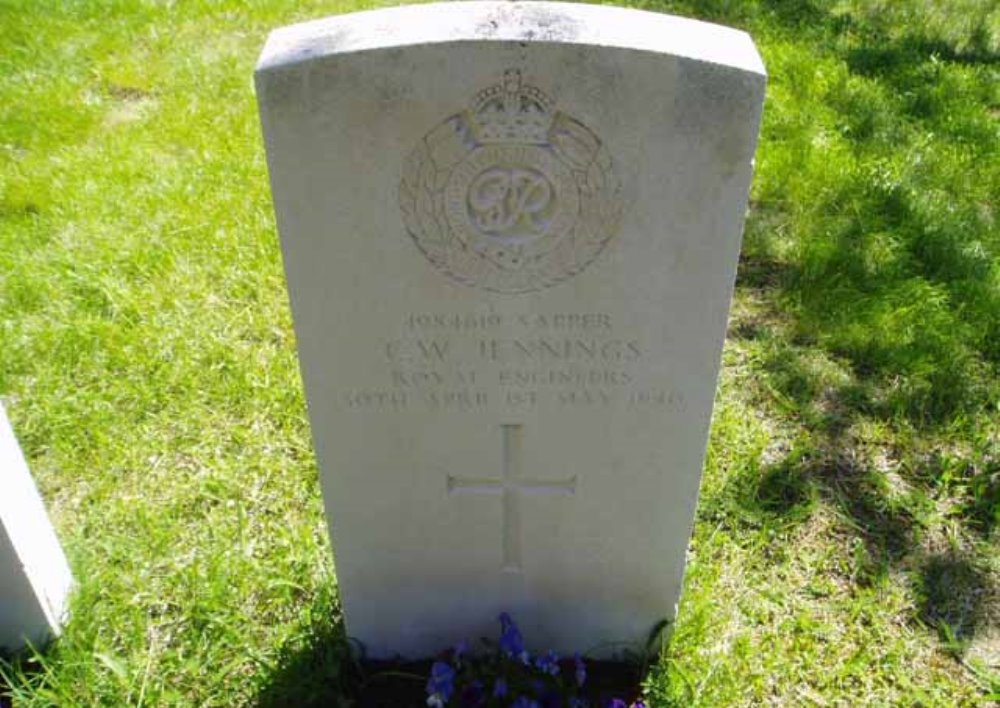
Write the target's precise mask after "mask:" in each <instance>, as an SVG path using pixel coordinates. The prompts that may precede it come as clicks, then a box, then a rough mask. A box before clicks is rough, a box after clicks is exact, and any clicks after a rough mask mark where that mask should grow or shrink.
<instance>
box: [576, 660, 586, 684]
mask: <svg viewBox="0 0 1000 708" xmlns="http://www.w3.org/2000/svg"><path fill="white" fill-rule="evenodd" d="M573 664H574V666H575V671H574V672H573V676H574V677H575V678H576V685H577V686H578V687H579V686H582V685H583V683H584V681H586V680H587V667H586V665H585V664H584V663H583V657H581V656H580V655H579V654H574V655H573Z"/></svg>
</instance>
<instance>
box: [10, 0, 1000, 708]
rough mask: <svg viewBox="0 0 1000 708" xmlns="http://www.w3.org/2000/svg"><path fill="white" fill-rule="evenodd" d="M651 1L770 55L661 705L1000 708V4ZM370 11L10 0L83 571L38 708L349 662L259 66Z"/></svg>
mask: <svg viewBox="0 0 1000 708" xmlns="http://www.w3.org/2000/svg"><path fill="white" fill-rule="evenodd" d="M638 4H639V5H640V6H642V7H646V8H650V9H662V10H672V11H675V12H678V13H679V14H685V15H689V16H695V17H701V18H705V19H711V20H716V21H720V22H724V23H727V24H732V25H736V26H739V27H743V28H745V29H747V30H749V31H750V32H751V33H752V34H753V35H754V37H755V39H756V40H757V41H758V44H759V46H760V48H761V51H762V53H763V55H764V58H765V62H766V64H767V66H768V69H769V72H770V85H769V90H768V98H767V103H766V106H765V120H764V127H763V134H762V141H761V144H760V149H759V152H758V158H757V174H756V177H755V182H754V188H753V194H752V203H751V213H750V217H749V222H748V225H747V232H746V237H745V242H744V251H743V258H742V261H741V269H740V277H739V282H738V288H737V296H736V301H735V303H734V311H733V317H732V322H731V327H730V332H729V338H728V340H727V344H726V349H725V354H724V368H723V374H722V382H721V387H720V391H719V395H718V398H717V404H716V411H715V422H714V425H713V428H712V437H711V443H710V449H709V455H708V462H707V465H706V474H705V480H704V483H703V488H702V500H701V504H700V506H699V513H698V519H697V525H696V528H695V535H694V540H693V544H692V551H691V559H690V565H689V568H688V576H687V581H686V585H685V595H684V600H683V603H682V606H681V611H680V615H679V617H678V621H677V624H676V627H675V630H674V632H673V634H672V639H671V642H670V643H669V645H668V646H667V647H666V650H665V652H664V654H663V656H662V658H661V660H660V662H659V664H658V665H657V666H655V667H654V669H653V671H652V673H651V674H650V676H649V678H648V680H647V689H648V694H649V697H650V698H651V699H652V703H653V705H656V706H669V705H678V706H689V705H705V706H716V705H761V704H782V705H795V706H798V705H813V704H815V705H889V704H898V705H925V706H938V705H976V704H980V703H981V704H984V705H985V704H987V703H990V701H991V700H993V701H996V700H1000V544H998V540H1000V213H998V198H1000V7H998V6H997V3H996V2H992V1H991V0H906V1H905V2H903V1H898V2H897V1H890V0H839V1H834V0H830V1H823V0H705V1H704V2H697V1H696V0H690V1H688V2H669V1H666V0H664V1H663V2H659V1H650V2H642V3H638ZM363 6H364V5H362V4H351V3H350V2H317V1H308V2H302V1H301V0H298V1H295V2H292V1H291V0H254V1H253V2H245V3H240V2H226V3H222V2H212V1H210V0H203V1H200V2H197V1H185V0H178V1H177V2H157V3H154V2H137V1H126V0H107V1H100V2H96V1H95V2H70V1H66V2H56V1H55V0H52V1H50V2H38V1H35V0H0V396H2V397H3V399H4V402H5V403H6V405H7V407H8V410H9V413H10V415H11V418H12V420H13V423H14V426H15V430H16V432H17V434H18V436H19V437H20V440H21V442H22V445H23V446H24V449H25V453H26V455H27V457H28V459H29V463H30V465H31V468H32V470H33V472H34V474H35V475H36V478H37V479H38V482H39V484H40V486H41V489H42V492H43V494H44V497H45V499H46V501H47V503H48V505H49V509H50V513H51V515H52V517H53V519H54V522H55V524H56V525H57V528H58V531H59V535H60V538H61V539H62V540H63V543H64V544H65V547H66V550H67V554H68V556H69V559H70V563H71V565H72V567H73V570H74V572H75V575H76V577H77V578H78V580H79V589H78V591H77V593H76V595H75V597H74V599H73V603H72V614H73V616H72V620H71V622H70V623H69V625H68V627H67V629H66V632H65V635H64V636H63V638H62V639H61V640H60V641H59V642H57V643H56V644H55V645H54V646H52V647H50V648H48V649H47V650H46V651H44V652H42V653H34V654H31V653H29V654H25V655H22V656H20V657H16V658H14V659H13V660H12V661H11V662H8V663H2V662H0V674H2V675H3V676H6V678H7V683H8V684H9V686H10V687H9V688H8V689H7V691H8V692H9V693H10V694H11V697H12V698H13V700H14V704H15V705H17V706H43V705H45V706H49V705H52V706H95V705H105V706H121V705H140V704H143V705H183V706H188V705H218V706H230V705H247V704H249V705H261V706H269V705H282V704H287V705H307V704H308V701H307V700H306V699H307V698H308V696H309V695H311V694H312V695H315V696H320V695H322V696H325V698H326V699H327V701H328V704H331V705H332V704H335V703H336V696H337V695H338V689H339V687H341V686H346V685H347V683H348V682H347V681H346V679H343V678H342V676H343V672H345V671H347V670H349V668H350V667H349V665H348V664H347V663H346V662H345V661H344V660H343V659H344V657H345V656H346V655H347V653H348V651H347V648H346V645H345V644H344V642H343V641H342V639H341V635H342V627H341V625H340V623H339V620H338V609H337V600H336V581H335V576H334V572H333V565H332V560H331V556H330V548H329V542H328V540H327V539H326V531H325V523H324V520H323V516H322V509H321V502H320V495H319V488H318V485H317V472H316V466H315V462H314V459H313V454H312V449H311V444H310V439H309V431H308V424H307V420H306V415H305V408H304V402H303V396H302V386H301V382H300V380H299V375H298V369H297V362H296V354H295V341H294V337H293V334H292V329H291V323H290V315H289V311H288V304H287V298H286V293H285V285H284V279H283V275H282V270H281V263H280V254H279V249H278V244H277V238H276V234H275V230H274V223H273V215H272V210H271V204H270V196H269V191H268V186H267V181H266V169H265V165H264V155H263V148H262V145H261V140H260V134H259V128H258V123H257V115H256V107H255V104H254V97H253V91H252V85H251V72H252V68H253V64H254V61H255V59H256V55H257V53H258V52H259V50H260V48H261V46H262V44H263V41H264V37H265V35H266V32H267V30H268V29H270V28H273V27H277V26H280V25H283V24H287V23H289V22H292V21H295V20H299V19H305V18H312V17H319V16H322V15H325V14H331V13H335V12H343V11H348V10H353V9H360V8H361V7H363ZM0 493H2V491H0ZM651 562H653V561H652V560H651ZM2 691H3V689H0V692H2ZM991 696H992V699H991ZM2 702H3V701H2V700H0V703H2Z"/></svg>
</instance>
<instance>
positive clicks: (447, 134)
mask: <svg viewBox="0 0 1000 708" xmlns="http://www.w3.org/2000/svg"><path fill="white" fill-rule="evenodd" d="M256 81H257V90H258V100H259V104H260V111H261V119H262V123H263V128H264V136H265V141H266V147H267V156H268V164H269V169H270V176H271V186H272V191H273V196H274V202H275V210H276V214H277V222H278V228H279V232H280V235H281V242H282V248H283V254H284V262H285V268H286V274H287V278H288V286H289V291H290V295H291V302H292V309H293V314H294V319H295V328H296V332H297V336H298V346H299V354H300V359H301V363H302V371H303V376H304V381H305V386H306V393H307V398H308V402H309V411H310V418H311V421H312V429H313V437H314V440H315V445H316V450H317V455H318V459H319V465H320V470H321V477H322V486H323V492H324V498H325V502H326V509H327V514H328V518H329V521H330V526H331V532H332V535H333V542H334V548H335V556H336V567H337V578H338V582H339V586H340V592H341V596H342V600H343V606H344V612H345V618H346V623H347V630H348V632H349V633H350V634H351V635H353V636H355V637H357V638H359V639H360V640H361V641H362V642H363V643H365V644H366V645H367V647H368V650H369V652H370V653H371V654H372V655H374V656H386V655H393V654H397V653H398V654H401V655H404V656H426V655H429V654H432V653H434V652H437V651H438V650H440V649H441V648H442V647H445V646H448V645H449V644H450V643H453V642H455V641H457V640H459V639H461V638H463V637H467V638H470V639H475V638H476V637H479V636H484V635H495V634H496V631H495V626H496V625H495V618H496V616H497V614H498V613H499V612H501V611H504V610H505V611H509V612H511V613H512V614H513V615H514V617H515V619H516V620H518V621H519V622H520V623H521V624H522V626H523V628H524V630H525V636H526V638H527V639H528V640H529V642H531V643H532V645H533V648H535V649H549V648H553V649H555V650H557V651H570V650H581V651H582V650H587V649H589V648H591V647H593V646H595V645H598V644H603V643H607V642H616V641H626V642H632V641H637V640H641V639H642V638H644V637H645V636H646V634H647V632H648V631H649V630H650V628H651V627H653V626H654V625H655V623H656V622H657V621H658V620H660V619H662V618H672V617H673V615H674V613H675V612H676V604H677V600H678V597H679V594H680V589H681V582H682V577H683V571H684V560H685V551H686V548H687V544H688V539H689V537H690V531H691V525H692V519H693V515H694V508H695V502H696V500H697V495H698V483H699V479H700V475H701V468H702V462H703V459H704V453H705V445H706V439H707V435H708V429H709V421H710V418H711V411H712V401H713V397H714V395H715V388H716V379H717V375H718V371H719V359H720V351H721V348H722V342H723V338H724V335H725V329H726V319H727V314H728V309H729V302H730V298H731V295H732V289H733V281H734V276H735V271H736V263H737V256H738V253H739V247H740V235H741V230H742V223H743V216H744V211H745V209H746V203H747V191H748V187H749V184H750V177H751V171H752V160H753V155H754V147H755V143H756V138H757V130H758V123H759V120H760V112H761V104H762V101H763V96H764V85H765V74H764V68H763V66H762V64H761V60H760V57H759V56H758V54H757V51H756V50H755V48H754V45H753V43H752V41H751V39H750V37H748V36H747V35H746V34H744V33H743V32H739V31H736V30H732V29H728V28H724V27H718V26H715V25H710V24H705V23H701V22H695V21H691V20H685V19H679V18H676V17H670V16H666V15H660V14H653V13H647V12H639V11H633V10H625V9H619V8H611V7H599V6H589V5H575V4H562V3H558V4H557V3H492V2H470V3H448V4H432V5H421V6H412V7H402V8H394V9H387V10H379V11H374V12H365V13H359V14H354V15H345V16H342V17H333V18H329V19H325V20H320V21H317V22H309V23H306V24H301V25H296V26H292V27H287V28H284V29H279V30H277V31H275V32H273V33H272V34H271V36H270V37H269V39H268V41H267V45H266V47H265V48H264V51H263V54H262V56H261V58H260V62H259V64H258V67H257V74H256Z"/></svg>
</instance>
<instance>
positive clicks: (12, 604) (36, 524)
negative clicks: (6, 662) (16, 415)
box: [0, 405, 73, 651]
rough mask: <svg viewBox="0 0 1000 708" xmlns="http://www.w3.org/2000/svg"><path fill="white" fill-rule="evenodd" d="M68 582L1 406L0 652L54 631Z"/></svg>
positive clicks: (66, 568)
mask: <svg viewBox="0 0 1000 708" xmlns="http://www.w3.org/2000/svg"><path fill="white" fill-rule="evenodd" d="M72 583H73V579H72V577H71V576H70V571H69V566H68V565H67V564H66V557H65V556H64V555H63V551H62V547H61V546H60V545H59V539H57V538H56V534H55V531H54V530H53V528H52V524H51V523H49V518H48V516H47V515H46V513H45V507H44V506H43V505H42V498H41V497H40V496H39V494H38V490H37V489H36V488H35V484H34V482H33V481H32V480H31V475H30V474H29V472H28V465H27V464H26V463H25V461H24V456H23V455H22V454H21V449H20V448H19V447H18V444H17V440H16V439H15V438H14V431H13V430H12V429H11V427H10V423H9V422H8V420H7V415H6V413H5V412H4V409H3V406H2V405H0V648H2V649H6V650H9V651H13V650H16V649H20V648H21V647H22V646H24V644H25V642H31V643H33V644H35V645H36V646H37V645H40V644H42V643H44V642H45V640H46V639H48V638H49V637H51V636H53V635H56V634H58V633H59V628H60V624H61V622H62V619H63V614H64V613H65V610H66V598H67V595H68V594H69V590H70V586H71V585H72Z"/></svg>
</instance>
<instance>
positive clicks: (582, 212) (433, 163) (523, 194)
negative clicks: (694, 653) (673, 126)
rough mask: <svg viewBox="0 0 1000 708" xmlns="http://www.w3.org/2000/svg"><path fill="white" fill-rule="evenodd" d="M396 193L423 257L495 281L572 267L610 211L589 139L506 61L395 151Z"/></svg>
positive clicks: (585, 259)
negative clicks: (416, 139) (495, 77)
mask: <svg viewBox="0 0 1000 708" xmlns="http://www.w3.org/2000/svg"><path fill="white" fill-rule="evenodd" d="M399 202H400V209H401V211H402V214H403V221H404V223H405V224H406V229H407V231H408V232H409V234H410V236H411V237H412V238H413V240H414V242H416V244H417V246H418V247H419V248H420V250H421V251H422V252H423V253H424V255H425V256H426V257H427V259H428V260H429V261H430V262H431V263H432V264H434V266H435V267H437V268H438V269H439V270H440V271H442V272H443V273H445V274H446V275H447V276H449V277H450V278H452V279H453V280H456V281H458V282H460V283H463V284H465V285H469V286H473V287H478V288H483V289H485V290H492V291H496V292H503V293H521V292H529V291H532V290H542V289H544V288H547V287H549V286H552V285H555V284H557V283H559V282H561V281H563V280H565V279H567V278H569V277H571V276H573V275H576V274H577V273H579V272H580V271H582V270H583V269H584V268H586V267H587V265H589V264H590V263H591V262H592V261H593V260H594V259H595V258H596V257H597V255H598V254H599V253H600V252H601V250H602V249H603V248H604V246H605V245H606V244H607V242H608V241H609V240H610V239H611V237H612V236H614V234H615V232H616V231H617V229H618V221H619V219H620V216H621V195H620V188H619V183H618V180H617V179H616V178H615V175H614V171H613V169H612V165H611V156H610V155H609V154H608V152H607V150H606V149H605V147H604V145H603V144H602V143H601V141H600V139H599V138H598V137H597V136H596V135H595V134H594V133H593V131H591V130H590V129H589V128H587V127H586V126H585V125H583V123H581V122H580V121H578V120H576V119H574V118H572V117H570V116H568V115H566V114H565V113H563V112H561V111H558V110H555V107H554V105H553V101H552V100H551V99H550V98H549V97H548V96H547V95H545V94H544V93H543V92H542V91H541V90H539V89H538V88H535V87H534V86H528V85H525V84H524V82H523V80H522V77H521V72H520V71H517V70H509V71H507V72H505V73H504V76H503V81H502V82H501V83H499V84H497V85H496V86H491V87H489V88H487V89H484V90H483V91H480V92H479V93H478V94H477V95H476V97H475V99H474V101H473V102H472V105H471V106H470V107H469V108H468V109H467V110H464V111H462V112H460V113H456V114H455V115H452V116H450V117H448V118H446V119H445V120H444V121H443V122H442V123H440V124H439V125H437V126H436V127H435V128H434V129H432V130H431V131H430V132H429V133H428V134H427V135H426V136H424V138H423V140H421V141H420V143H419V144H418V145H417V147H416V148H415V149H414V150H413V152H412V153H410V155H409V156H408V157H407V159H406V161H405V162H404V165H403V175H402V179H401V181H400V187H399Z"/></svg>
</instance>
